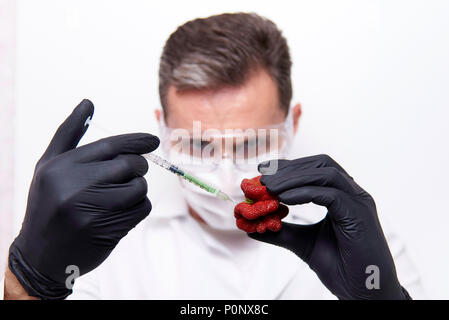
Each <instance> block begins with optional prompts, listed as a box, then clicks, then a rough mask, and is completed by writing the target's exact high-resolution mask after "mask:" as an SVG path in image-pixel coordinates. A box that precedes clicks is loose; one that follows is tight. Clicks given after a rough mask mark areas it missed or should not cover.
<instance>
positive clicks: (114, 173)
mask: <svg viewBox="0 0 449 320" xmlns="http://www.w3.org/2000/svg"><path fill="white" fill-rule="evenodd" d="M96 167H97V168H96V169H95V175H96V177H97V179H96V180H97V181H100V182H106V183H123V182H127V181H129V180H131V179H133V178H135V177H142V176H144V175H145V174H146V173H147V172H148V161H147V160H146V159H145V158H144V157H142V156H140V155H137V154H120V155H118V156H117V157H115V158H114V159H112V160H106V161H102V162H98V165H97V166H96Z"/></svg>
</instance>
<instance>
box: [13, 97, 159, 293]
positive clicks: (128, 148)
mask: <svg viewBox="0 0 449 320" xmlns="http://www.w3.org/2000/svg"><path fill="white" fill-rule="evenodd" d="M93 111H94V107H93V105H92V103H91V102H90V101H89V100H83V101H82V102H81V103H80V104H79V105H78V106H77V107H76V108H75V110H74V111H73V113H72V114H71V115H70V116H69V117H68V118H67V119H66V120H65V122H64V123H63V124H62V125H61V126H60V127H59V129H58V130H57V132H56V134H55V136H54V137H53V139H52V141H51V143H50V145H49V146H48V148H47V150H46V151H45V153H44V155H43V156H42V158H41V159H40V160H39V162H38V163H37V165H36V169H35V172H34V177H33V180H32V182H31V186H30V190H29V194H28V204H27V210H26V214H25V218H24V221H23V223H22V229H21V231H20V233H19V235H18V236H17V238H16V239H15V240H14V242H13V243H12V245H11V247H10V249H9V269H10V270H11V272H12V273H13V274H14V275H15V277H16V278H17V280H18V281H19V282H20V283H21V285H22V286H23V288H24V289H25V290H26V292H27V293H28V294H29V295H30V296H34V297H38V298H42V299H63V298H65V297H67V296H68V295H69V294H70V293H71V289H69V288H70V287H69V286H67V285H66V278H67V276H68V274H67V273H66V270H67V267H68V266H74V267H73V268H78V270H79V274H80V275H83V274H85V273H87V272H89V271H91V270H93V269H95V268H96V267H98V266H99V265H100V264H101V263H102V262H103V261H104V260H105V259H106V258H107V257H108V255H109V254H110V253H111V251H112V250H113V249H114V248H115V246H116V245H117V243H118V242H119V241H120V239H122V238H123V237H124V236H125V235H126V234H127V233H128V231H130V230H131V229H132V228H134V227H135V226H136V225H137V224H138V223H139V222H140V221H141V220H142V219H144V218H145V217H146V216H147V215H148V214H149V212H150V211H151V203H150V201H149V199H148V198H147V184H146V181H145V179H144V178H143V175H145V173H146V172H147V170H148V163H147V161H146V160H145V159H144V158H143V157H142V156H140V155H139V154H143V153H148V152H151V151H154V150H155V149H156V148H157V147H158V145H159V139H158V138H157V137H156V136H152V135H150V134H144V133H134V134H125V135H119V136H114V137H109V138H105V139H102V140H99V141H96V142H93V143H90V144H87V145H84V146H81V147H78V148H76V146H77V144H78V142H79V141H80V139H81V137H82V136H83V135H84V133H85V132H86V130H87V126H86V125H85V122H86V119H88V118H90V117H91V116H92V114H93ZM72 270H73V269H72ZM6 280H7V279H6ZM6 287H8V286H6Z"/></svg>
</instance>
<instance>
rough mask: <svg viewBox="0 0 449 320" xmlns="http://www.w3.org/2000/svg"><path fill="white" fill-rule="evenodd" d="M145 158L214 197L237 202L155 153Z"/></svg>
mask: <svg viewBox="0 0 449 320" xmlns="http://www.w3.org/2000/svg"><path fill="white" fill-rule="evenodd" d="M142 156H143V157H144V158H146V159H148V160H150V161H151V162H153V163H155V164H157V165H159V166H161V167H162V168H164V169H166V170H168V171H170V172H172V173H174V174H176V175H178V176H180V177H181V178H183V179H185V180H187V181H189V182H191V183H193V184H194V185H196V186H198V187H200V188H201V189H203V190H205V191H207V192H209V193H212V194H213V195H215V196H216V197H218V198H220V199H222V200H225V201H232V202H234V203H236V201H235V200H234V199H232V198H231V197H230V196H228V195H227V194H226V193H224V192H223V191H221V190H219V189H217V188H214V187H212V186H210V185H208V184H207V183H205V182H204V181H201V180H200V179H198V178H196V177H194V176H192V175H191V174H189V173H187V172H185V171H184V170H181V169H180V168H179V167H177V166H175V165H174V164H172V163H170V162H168V161H167V160H165V159H162V158H161V157H159V156H157V155H155V154H154V153H147V154H143V155H142Z"/></svg>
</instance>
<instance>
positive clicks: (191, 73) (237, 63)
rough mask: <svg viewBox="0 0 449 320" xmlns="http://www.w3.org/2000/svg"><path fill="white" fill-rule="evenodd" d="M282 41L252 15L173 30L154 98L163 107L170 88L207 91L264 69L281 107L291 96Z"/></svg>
mask: <svg viewBox="0 0 449 320" xmlns="http://www.w3.org/2000/svg"><path fill="white" fill-rule="evenodd" d="M291 65H292V63H291V59H290V53H289V49H288V45H287V41H286V40H285V38H284V37H283V35H282V33H281V31H280V30H279V29H278V28H277V26H276V25H275V24H274V23H273V22H271V21H270V20H268V19H266V18H263V17H261V16H259V15H257V14H254V13H232V14H231V13H226V14H221V15H215V16H211V17H208V18H202V19H195V20H192V21H189V22H187V23H185V24H184V25H182V26H180V27H178V29H177V30H176V31H175V32H174V33H172V34H171V35H170V37H169V38H168V40H167V42H166V43H165V46H164V49H163V52H162V56H161V61H160V67H159V96H160V99H161V104H162V107H163V108H164V109H165V107H166V94H167V91H168V88H169V86H170V85H174V86H175V87H176V88H177V89H178V90H182V89H194V88H196V89H204V88H208V89H212V88H217V87H220V86H223V85H232V86H235V85H241V84H243V83H244V81H245V80H246V78H247V77H248V76H249V74H250V71H252V70H254V69H256V68H259V67H263V68H265V69H266V70H267V71H268V73H269V74H270V75H271V77H272V78H273V80H274V81H275V83H276V85H277V88H278V91H279V100H280V101H279V103H280V106H281V108H283V109H284V110H286V111H287V110H288V107H289V105H290V100H291V98H292V84H291V78H290V72H291Z"/></svg>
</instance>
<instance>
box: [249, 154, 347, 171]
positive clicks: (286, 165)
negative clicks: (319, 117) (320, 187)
mask: <svg viewBox="0 0 449 320" xmlns="http://www.w3.org/2000/svg"><path fill="white" fill-rule="evenodd" d="M273 161H277V165H276V164H275V163H272V162H273ZM276 166H277V167H278V170H277V171H276V173H277V172H279V171H280V170H283V169H289V170H290V169H308V168H323V167H333V168H336V169H338V170H340V171H341V172H343V173H345V174H347V175H348V173H347V172H346V171H345V170H344V169H343V167H342V166H340V165H339V164H338V163H337V162H336V161H335V160H334V159H332V158H331V157H330V156H328V155H326V154H319V155H315V156H310V157H304V158H299V159H295V160H270V161H267V162H262V163H260V164H259V166H258V170H259V172H260V173H262V174H265V173H264V171H265V170H266V168H269V167H272V168H274V167H276ZM348 176H349V175H348Z"/></svg>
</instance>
